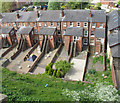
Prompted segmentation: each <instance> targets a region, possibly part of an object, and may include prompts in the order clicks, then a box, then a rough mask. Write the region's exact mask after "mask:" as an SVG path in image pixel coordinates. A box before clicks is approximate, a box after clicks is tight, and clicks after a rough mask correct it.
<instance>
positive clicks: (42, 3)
mask: <svg viewBox="0 0 120 103" xmlns="http://www.w3.org/2000/svg"><path fill="white" fill-rule="evenodd" d="M45 4H48V2H33V5H34V6H40V5H45Z"/></svg>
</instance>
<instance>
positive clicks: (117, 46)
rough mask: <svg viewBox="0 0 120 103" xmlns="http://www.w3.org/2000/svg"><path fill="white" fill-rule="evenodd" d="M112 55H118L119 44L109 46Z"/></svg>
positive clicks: (119, 53)
mask: <svg viewBox="0 0 120 103" xmlns="http://www.w3.org/2000/svg"><path fill="white" fill-rule="evenodd" d="M111 54H112V57H120V44H119V45H116V46H114V47H112V48H111Z"/></svg>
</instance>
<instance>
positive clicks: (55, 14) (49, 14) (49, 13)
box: [37, 10, 61, 21]
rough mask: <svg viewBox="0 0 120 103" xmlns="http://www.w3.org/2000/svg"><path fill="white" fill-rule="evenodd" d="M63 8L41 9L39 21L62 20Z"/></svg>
mask: <svg viewBox="0 0 120 103" xmlns="http://www.w3.org/2000/svg"><path fill="white" fill-rule="evenodd" d="M60 14H61V10H41V11H39V15H40V16H39V18H38V19H37V21H61V16H60Z"/></svg>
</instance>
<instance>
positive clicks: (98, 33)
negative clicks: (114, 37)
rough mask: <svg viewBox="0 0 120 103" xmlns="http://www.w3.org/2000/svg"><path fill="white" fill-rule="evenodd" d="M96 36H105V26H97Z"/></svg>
mask: <svg viewBox="0 0 120 103" xmlns="http://www.w3.org/2000/svg"><path fill="white" fill-rule="evenodd" d="M95 37H97V38H105V28H96V33H95Z"/></svg>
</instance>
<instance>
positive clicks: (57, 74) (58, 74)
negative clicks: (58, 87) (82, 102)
mask: <svg viewBox="0 0 120 103" xmlns="http://www.w3.org/2000/svg"><path fill="white" fill-rule="evenodd" d="M56 77H58V78H60V70H57V73H56Z"/></svg>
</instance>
